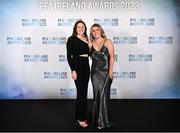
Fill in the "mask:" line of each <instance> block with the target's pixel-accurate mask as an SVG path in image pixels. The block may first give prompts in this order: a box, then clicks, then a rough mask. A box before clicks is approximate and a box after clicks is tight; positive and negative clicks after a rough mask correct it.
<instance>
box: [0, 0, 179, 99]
mask: <svg viewBox="0 0 180 133" xmlns="http://www.w3.org/2000/svg"><path fill="white" fill-rule="evenodd" d="M0 12H1V14H0V36H1V37H0V42H1V43H0V78H1V80H0V99H17V98H18V99H54V98H59V99H61V98H69V99H74V98H76V89H75V85H74V82H73V80H72V79H71V75H70V69H69V66H68V64H67V59H66V41H67V38H68V37H69V36H70V35H71V34H72V29H73V26H74V23H75V22H76V21H77V20H78V19H82V20H83V21H84V22H85V23H86V24H87V28H88V34H89V29H90V27H91V25H92V24H94V23H99V24H101V25H102V27H103V28H104V30H105V33H106V35H107V37H108V38H109V39H111V40H112V42H113V44H114V47H115V57H116V58H115V59H116V61H115V65H114V81H113V84H112V88H111V98H113V99H119V98H179V97H180V91H179V84H178V79H179V71H178V66H179V59H178V58H179V56H178V55H179V53H180V52H179V42H180V40H179V25H180V23H179V20H178V18H179V17H178V13H179V6H178V5H176V3H175V2H174V1H173V0H128V1H123V0H106V1H105V0H100V1H95V0H84V1H83V0H76V1H75V0H71V1H68V0H58V1H57V0H50V1H46V0H41V1H40V0H27V1H25V0H1V1H0ZM90 63H91V60H90ZM92 97H93V93H92V86H91V81H90V82H89V88H88V98H92Z"/></svg>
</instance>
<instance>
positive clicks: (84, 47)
mask: <svg viewBox="0 0 180 133" xmlns="http://www.w3.org/2000/svg"><path fill="white" fill-rule="evenodd" d="M66 48H67V60H68V64H69V66H70V68H71V71H76V73H77V80H75V81H74V82H75V85H76V89H77V98H76V114H75V119H76V120H79V121H85V120H87V114H86V113H87V89H88V82H89V76H90V67H89V59H88V57H82V56H80V55H83V54H88V55H89V47H88V44H87V43H85V42H84V41H82V40H81V39H79V38H78V37H76V36H71V37H69V38H68V41H67V45H66Z"/></svg>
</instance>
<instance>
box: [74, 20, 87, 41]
mask: <svg viewBox="0 0 180 133" xmlns="http://www.w3.org/2000/svg"><path fill="white" fill-rule="evenodd" d="M79 23H82V24H83V25H84V27H85V31H84V33H83V34H84V36H85V37H86V39H87V41H88V35H87V27H86V24H85V23H84V21H82V20H78V21H77V22H76V23H75V24H74V27H73V33H72V35H71V36H77V30H76V29H77V25H78V24H79Z"/></svg>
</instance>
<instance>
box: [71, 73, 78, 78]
mask: <svg viewBox="0 0 180 133" xmlns="http://www.w3.org/2000/svg"><path fill="white" fill-rule="evenodd" d="M71 76H72V79H73V80H76V79H77V73H76V71H72V73H71Z"/></svg>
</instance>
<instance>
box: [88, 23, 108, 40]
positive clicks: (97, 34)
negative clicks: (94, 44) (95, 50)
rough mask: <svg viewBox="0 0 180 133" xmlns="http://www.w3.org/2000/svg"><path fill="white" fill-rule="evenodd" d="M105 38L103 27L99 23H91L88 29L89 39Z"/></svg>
mask: <svg viewBox="0 0 180 133" xmlns="http://www.w3.org/2000/svg"><path fill="white" fill-rule="evenodd" d="M99 38H106V35H105V33H104V30H103V28H102V27H101V25H99V24H93V25H92V26H91V29H90V40H91V41H94V40H95V39H99Z"/></svg>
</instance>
